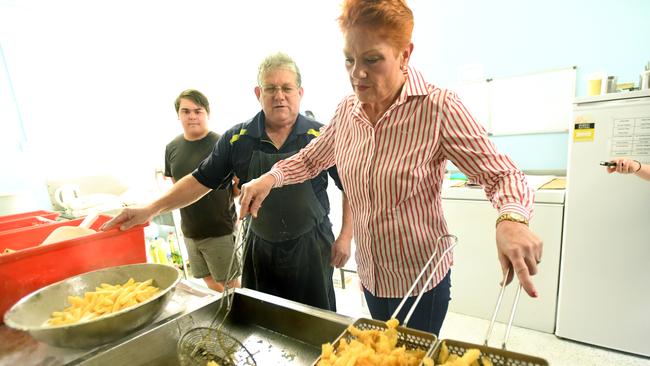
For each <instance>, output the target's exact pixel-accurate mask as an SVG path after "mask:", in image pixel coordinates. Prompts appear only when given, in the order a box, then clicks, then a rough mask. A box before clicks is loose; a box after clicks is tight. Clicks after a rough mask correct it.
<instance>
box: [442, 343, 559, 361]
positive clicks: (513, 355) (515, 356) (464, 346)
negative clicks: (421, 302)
mask: <svg viewBox="0 0 650 366" xmlns="http://www.w3.org/2000/svg"><path fill="white" fill-rule="evenodd" d="M443 343H446V344H447V348H448V349H449V354H456V355H459V356H462V355H463V354H464V353H465V351H467V350H468V349H470V348H476V349H478V350H480V351H481V355H482V356H486V357H488V358H489V359H490V361H492V363H493V364H494V366H548V361H546V360H545V359H543V358H540V357H535V356H531V355H527V354H523V353H517V352H512V351H508V350H505V349H500V348H493V347H489V346H483V345H479V344H474V343H467V342H462V341H456V340H452V339H443V340H440V341H439V342H438V343H437V344H436V346H435V348H434V350H433V354H432V356H433V357H432V358H433V361H434V363H435V364H436V365H437V364H438V363H437V360H438V355H439V354H440V350H441V349H442V344H443Z"/></svg>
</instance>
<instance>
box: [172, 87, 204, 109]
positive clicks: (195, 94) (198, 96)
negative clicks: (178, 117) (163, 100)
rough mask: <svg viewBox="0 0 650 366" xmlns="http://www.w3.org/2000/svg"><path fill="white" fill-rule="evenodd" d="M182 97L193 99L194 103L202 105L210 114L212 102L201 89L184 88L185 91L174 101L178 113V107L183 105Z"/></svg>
mask: <svg viewBox="0 0 650 366" xmlns="http://www.w3.org/2000/svg"><path fill="white" fill-rule="evenodd" d="M181 99H189V100H191V101H192V102H194V104H196V105H198V106H199V107H202V108H203V109H205V111H206V112H207V113H208V114H210V103H209V102H208V98H206V97H205V95H203V93H201V92H200V91H198V90H194V89H187V90H183V92H181V94H180V95H179V96H178V97H176V101H175V102H174V107H175V108H176V114H178V109H179V108H180V107H181Z"/></svg>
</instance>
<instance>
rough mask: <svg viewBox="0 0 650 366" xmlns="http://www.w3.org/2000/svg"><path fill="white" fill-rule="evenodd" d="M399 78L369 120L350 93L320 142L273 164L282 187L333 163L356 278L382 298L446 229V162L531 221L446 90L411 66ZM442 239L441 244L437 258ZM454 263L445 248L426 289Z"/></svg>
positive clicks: (410, 276)
mask: <svg viewBox="0 0 650 366" xmlns="http://www.w3.org/2000/svg"><path fill="white" fill-rule="evenodd" d="M406 76H407V80H406V83H405V84H404V87H403V88H402V91H401V93H400V95H399V97H398V98H397V100H396V101H395V102H394V103H393V104H392V105H391V106H390V108H388V110H387V111H386V112H385V113H384V115H383V116H382V117H381V118H380V119H379V120H378V121H377V122H376V123H375V124H374V125H373V124H371V123H370V121H369V120H368V118H367V116H366V114H365V112H364V111H363V109H362V106H361V103H360V102H359V100H358V99H357V98H356V96H354V95H351V96H348V97H346V98H345V99H344V100H343V101H342V102H341V103H340V104H339V106H338V109H337V111H336V114H335V116H334V118H333V119H332V121H331V122H330V123H329V124H328V125H326V126H324V127H323V128H322V129H321V134H320V136H319V137H318V138H316V139H314V140H312V141H311V143H310V144H309V145H307V146H306V147H305V148H304V149H303V150H301V151H300V152H299V153H298V154H296V155H294V156H292V157H291V158H289V159H287V160H284V161H281V162H278V163H277V164H276V165H275V166H274V167H273V169H272V170H271V174H272V175H273V176H274V177H275V179H276V184H275V187H280V186H282V185H286V184H292V183H299V182H303V181H305V180H307V179H310V178H312V177H314V176H316V175H317V174H318V173H319V172H320V171H322V170H324V169H327V168H329V167H331V166H332V165H334V164H336V167H337V169H338V172H339V176H340V177H341V182H342V183H343V188H344V191H345V194H346V196H347V198H348V200H349V203H350V208H351V210H352V219H353V222H354V239H355V243H356V245H357V249H356V261H357V270H358V274H359V278H360V280H361V283H362V284H363V286H364V287H365V288H366V289H368V290H369V291H370V292H371V293H373V294H374V295H375V296H380V297H403V296H404V295H405V294H406V293H407V291H408V289H409V287H410V286H411V284H412V283H413V281H414V280H415V278H416V277H417V275H418V274H419V273H420V271H421V269H422V268H423V266H424V264H425V263H426V262H427V261H428V260H429V258H430V257H431V255H432V254H433V252H434V249H435V248H434V246H435V242H436V239H437V238H438V237H440V236H441V235H444V234H446V233H447V224H446V222H445V219H444V217H443V212H442V206H441V197H440V190H441V185H442V182H443V177H444V172H445V166H446V164H447V160H451V161H452V162H453V163H454V164H455V165H456V167H458V168H459V169H460V170H461V171H462V172H463V173H465V175H467V177H468V178H469V179H471V180H472V181H475V182H478V183H479V184H481V185H482V186H483V187H484V189H485V192H486V194H487V197H489V198H490V199H491V201H492V203H493V205H494V206H495V207H496V208H497V209H498V210H499V212H500V213H503V212H518V213H520V214H522V215H524V216H525V217H530V214H531V212H532V207H533V201H534V193H533V191H532V190H531V189H530V188H529V187H528V185H527V183H526V179H525V176H524V174H523V173H522V172H521V171H519V170H518V169H517V168H516V167H515V165H514V164H513V162H512V161H511V160H510V159H509V158H508V157H507V156H505V155H502V154H499V153H498V152H497V151H496V149H495V146H494V144H493V143H492V142H491V141H490V140H489V139H488V137H487V134H486V132H485V130H484V128H483V127H482V126H481V125H480V124H479V123H477V122H476V121H475V120H474V118H472V116H471V115H470V114H469V112H468V111H467V109H466V108H465V106H464V105H463V104H462V103H461V101H460V100H459V99H458V97H457V96H456V95H455V94H454V93H453V92H451V91H449V90H445V89H441V88H438V87H435V86H433V85H431V84H429V83H427V82H425V81H424V79H423V78H422V75H421V74H420V73H419V72H417V71H416V70H414V69H410V68H409V69H408V71H407V72H406ZM449 245H451V242H444V243H443V244H442V247H441V248H439V249H438V253H437V254H436V256H437V257H438V258H436V261H437V260H438V259H439V257H440V255H441V254H442V253H443V252H444V250H445V249H446V248H447V247H448V246H449ZM452 262H453V258H452V254H451V252H450V253H449V254H448V255H447V256H446V257H445V259H444V260H443V263H442V264H441V265H440V267H439V268H438V271H437V273H436V274H435V276H434V279H433V282H432V283H431V284H430V285H429V286H428V287H427V288H426V289H425V290H426V291H428V290H430V289H431V288H433V287H434V286H435V285H437V284H438V283H439V282H440V281H441V280H442V278H443V277H444V276H445V274H446V273H447V271H448V269H449V267H450V266H451V264H452ZM434 263H435V262H434ZM431 267H433V265H432V266H431ZM432 269H433V268H430V269H429V271H428V273H427V276H425V277H423V279H421V281H420V282H421V283H420V284H418V286H417V287H416V291H417V292H419V291H421V290H422V284H423V282H424V279H426V278H427V277H428V275H429V274H430V272H431V270H432Z"/></svg>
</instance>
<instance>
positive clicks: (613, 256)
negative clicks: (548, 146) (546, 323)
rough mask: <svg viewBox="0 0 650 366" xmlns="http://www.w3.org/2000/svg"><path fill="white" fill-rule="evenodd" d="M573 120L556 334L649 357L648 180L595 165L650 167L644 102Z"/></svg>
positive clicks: (584, 110)
mask: <svg viewBox="0 0 650 366" xmlns="http://www.w3.org/2000/svg"><path fill="white" fill-rule="evenodd" d="M574 120H575V122H576V123H578V122H579V123H583V124H582V125H580V126H579V127H582V128H579V129H578V130H579V131H576V129H575V125H574V129H572V130H571V132H570V135H569V140H570V141H569V162H568V169H567V173H568V174H567V193H566V203H565V215H564V218H565V221H564V231H563V241H562V264H561V269H560V291H559V302H558V311H557V327H556V334H557V335H558V336H560V337H565V338H570V339H574V340H578V341H581V342H586V343H591V344H595V345H598V346H603V347H608V348H613V349H617V350H622V351H626V352H631V353H636V354H640V355H644V356H650V341H649V340H650V182H649V181H645V180H642V179H640V178H638V177H636V176H632V175H619V174H611V175H610V174H607V172H606V171H605V168H604V167H602V166H600V165H599V162H600V161H602V160H609V159H610V158H612V157H614V156H630V157H632V158H635V159H638V160H641V161H643V162H645V163H650V98H637V99H624V100H616V101H605V102H598V103H587V104H579V105H578V106H577V107H576V108H575V110H574ZM588 124H593V130H591V131H590V129H589V127H590V125H588Z"/></svg>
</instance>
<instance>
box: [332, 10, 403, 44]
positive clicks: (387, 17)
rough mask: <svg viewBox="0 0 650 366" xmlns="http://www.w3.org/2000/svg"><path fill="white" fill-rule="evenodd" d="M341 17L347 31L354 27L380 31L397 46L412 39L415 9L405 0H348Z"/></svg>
mask: <svg viewBox="0 0 650 366" xmlns="http://www.w3.org/2000/svg"><path fill="white" fill-rule="evenodd" d="M338 21H339V26H340V27H341V31H342V32H343V33H346V32H347V31H349V30H350V29H351V28H353V27H364V28H369V29H372V30H373V31H376V32H379V34H380V35H381V36H382V37H383V38H385V39H386V40H387V41H388V43H390V44H391V45H392V46H393V48H395V50H399V49H401V48H403V47H406V46H407V45H408V44H409V43H410V42H411V34H412V33H413V13H412V12H411V9H409V7H408V6H407V5H406V1H405V0H345V1H344V2H343V11H342V12H341V16H340V17H339V19H338Z"/></svg>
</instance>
